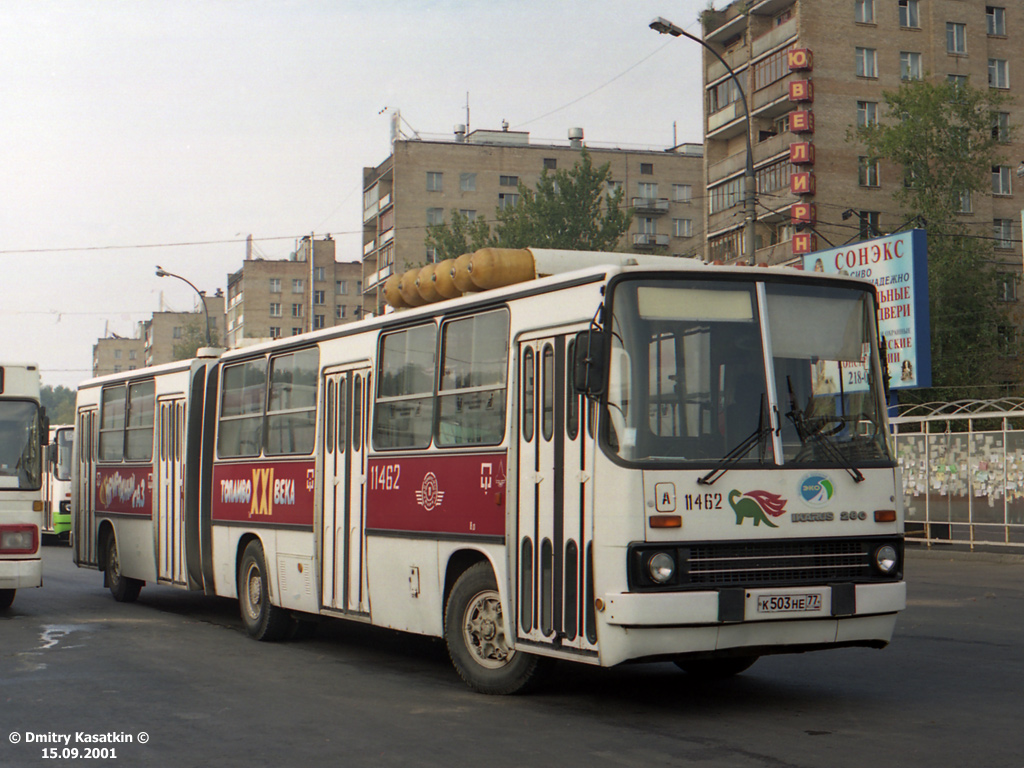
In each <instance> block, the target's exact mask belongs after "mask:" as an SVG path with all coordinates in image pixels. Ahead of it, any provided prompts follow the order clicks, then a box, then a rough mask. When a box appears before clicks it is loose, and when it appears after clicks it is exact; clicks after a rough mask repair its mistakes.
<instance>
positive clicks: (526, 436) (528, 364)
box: [522, 347, 536, 442]
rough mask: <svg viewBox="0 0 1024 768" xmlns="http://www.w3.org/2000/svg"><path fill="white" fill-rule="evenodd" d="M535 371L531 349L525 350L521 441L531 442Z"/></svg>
mask: <svg viewBox="0 0 1024 768" xmlns="http://www.w3.org/2000/svg"><path fill="white" fill-rule="evenodd" d="M535 376H536V371H535V369H534V364H533V349H532V348H530V347H527V348H526V351H525V352H524V353H523V427H522V429H523V440H525V441H526V442H530V441H531V440H533V428H534V418H533V414H534V397H535V396H536V395H535V391H534V380H535Z"/></svg>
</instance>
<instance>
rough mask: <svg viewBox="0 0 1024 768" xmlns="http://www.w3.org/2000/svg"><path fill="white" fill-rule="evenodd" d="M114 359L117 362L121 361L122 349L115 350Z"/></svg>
mask: <svg viewBox="0 0 1024 768" xmlns="http://www.w3.org/2000/svg"><path fill="white" fill-rule="evenodd" d="M114 359H115V360H120V359H121V350H120V349H115V350H114Z"/></svg>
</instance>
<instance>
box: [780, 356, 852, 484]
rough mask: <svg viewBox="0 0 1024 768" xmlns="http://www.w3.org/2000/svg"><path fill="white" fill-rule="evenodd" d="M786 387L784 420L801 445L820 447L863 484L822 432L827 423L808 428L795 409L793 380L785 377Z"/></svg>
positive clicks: (805, 419) (841, 453)
mask: <svg viewBox="0 0 1024 768" xmlns="http://www.w3.org/2000/svg"><path fill="white" fill-rule="evenodd" d="M786 386H787V387H788V388H789V413H787V414H786V418H787V419H789V420H790V421H791V422H793V426H794V427H795V428H796V434H797V436H798V437H799V438H800V442H801V443H806V442H807V441H808V440H810V441H811V442H813V443H814V444H815V445H818V446H820V447H821V449H822V451H823V452H824V453H825V454H826V455H827V456H828V457H829V458H830V459H832V461H834V462H836V464H838V465H839V466H841V467H842V468H843V469H845V470H846V471H847V472H849V473H850V477H852V478H853V481H854V482H855V483H863V482H864V475H863V473H862V472H861V471H860V470H859V469H857V467H855V466H854V465H853V462H851V461H850V460H849V459H848V458H847V457H846V456H845V454H843V452H842V451H840V450H839V449H838V448H837V447H836V444H835V443H834V442H832V440H831V439H830V438H829V437H828V436H827V435H825V434H824V433H823V432H822V429H823V428H824V426H825V425H826V424H827V423H828V421H823V422H821V423H820V424H816V425H813V426H811V427H810V428H809V427H808V423H807V417H806V416H805V415H804V413H803V411H801V410H799V409H798V408H797V404H796V395H795V394H794V393H793V380H792V379H791V378H790V377H789V376H787V377H786Z"/></svg>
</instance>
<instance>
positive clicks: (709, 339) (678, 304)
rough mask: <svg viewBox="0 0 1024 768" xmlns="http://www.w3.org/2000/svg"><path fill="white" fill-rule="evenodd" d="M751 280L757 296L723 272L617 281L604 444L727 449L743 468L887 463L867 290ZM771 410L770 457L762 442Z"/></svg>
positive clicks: (634, 454) (693, 452) (710, 452)
mask: <svg viewBox="0 0 1024 768" xmlns="http://www.w3.org/2000/svg"><path fill="white" fill-rule="evenodd" d="M763 285H764V290H763V291H762V292H761V296H762V297H763V298H762V299H759V297H758V293H759V292H758V290H757V287H756V285H755V284H754V283H752V282H745V281H743V282H741V281H735V280H733V281H728V280H707V281H694V280H692V279H691V280H687V281H685V282H684V281H682V280H671V279H657V280H654V279H644V280H631V281H623V282H621V283H619V284H618V285H617V286H616V289H615V292H614V295H613V297H612V326H613V327H612V329H611V330H612V334H611V335H612V341H611V358H610V361H609V365H610V368H609V372H608V404H607V410H606V415H607V424H608V426H607V428H606V430H605V432H604V435H605V443H606V449H607V450H609V451H610V452H612V453H613V454H615V455H617V456H618V457H619V458H620V459H623V460H625V461H630V462H642V463H644V464H651V463H658V462H668V463H673V464H678V463H680V462H686V463H690V462H693V463H697V464H704V465H707V464H708V463H712V464H713V463H715V462H718V461H721V460H723V459H725V458H726V457H730V458H731V460H732V461H735V462H738V463H740V464H743V465H746V466H750V465H754V466H759V465H770V464H787V465H800V464H807V465H815V466H822V465H839V466H843V465H849V464H862V463H864V462H874V463H877V462H882V463H886V462H890V461H891V458H890V454H889V449H888V444H887V442H886V435H885V431H884V428H883V425H884V419H883V415H882V414H883V403H882V395H881V388H880V386H879V383H878V382H877V380H876V379H877V377H876V376H875V375H874V371H875V370H876V366H877V354H878V348H877V341H876V339H877V331H876V328H875V320H874V311H875V309H874V303H873V301H872V298H871V294H870V293H869V292H867V291H864V290H860V289H855V288H848V287H842V286H821V285H817V284H793V283H782V282H778V283H776V282H766V283H764V284H763ZM761 301H763V306H762V305H761V304H760V303H759V302H761ZM766 349H770V351H769V355H770V357H769V358H768V359H770V360H771V367H770V368H769V367H768V366H766V365H765V359H766V355H765V350H766ZM769 373H771V375H772V379H773V383H774V388H773V389H772V390H771V391H770V390H769ZM773 413H774V414H777V415H776V419H777V420H778V421H779V422H780V426H781V445H782V455H781V456H777V455H775V451H774V450H773V443H775V441H773V439H772V437H773V435H772V429H771V424H772V419H771V415H772V414H773Z"/></svg>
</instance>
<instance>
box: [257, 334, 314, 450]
mask: <svg viewBox="0 0 1024 768" xmlns="http://www.w3.org/2000/svg"><path fill="white" fill-rule="evenodd" d="M319 364H320V350H319V349H317V348H316V347H313V348H312V349H304V350H301V351H299V352H294V353H292V354H288V355H281V356H280V357H274V358H271V361H270V397H269V399H268V401H267V427H266V429H267V444H266V452H267V455H268V456H270V455H285V454H300V453H311V452H312V451H313V443H314V441H315V438H316V401H317V397H316V387H317V373H318V368H319Z"/></svg>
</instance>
